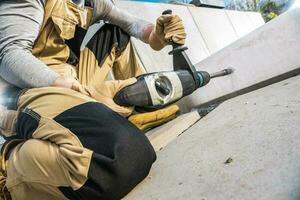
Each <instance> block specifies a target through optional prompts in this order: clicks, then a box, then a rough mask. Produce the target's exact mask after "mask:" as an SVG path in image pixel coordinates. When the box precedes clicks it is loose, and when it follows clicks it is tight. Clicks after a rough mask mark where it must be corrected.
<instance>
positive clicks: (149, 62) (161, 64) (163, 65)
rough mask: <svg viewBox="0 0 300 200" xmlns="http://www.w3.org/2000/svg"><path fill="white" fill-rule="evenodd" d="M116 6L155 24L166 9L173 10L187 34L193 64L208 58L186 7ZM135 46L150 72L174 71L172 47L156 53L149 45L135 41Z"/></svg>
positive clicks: (143, 4) (141, 4) (137, 3)
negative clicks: (170, 52)
mask: <svg viewBox="0 0 300 200" xmlns="http://www.w3.org/2000/svg"><path fill="white" fill-rule="evenodd" d="M116 5H117V6H118V7H120V8H122V9H124V10H126V11H128V12H129V13H131V14H134V15H135V16H137V17H140V18H142V19H145V20H148V21H150V22H152V23H155V21H156V19H157V18H158V17H159V16H160V15H161V13H162V12H163V11H164V10H166V9H172V11H173V14H176V15H179V16H180V17H181V18H182V20H183V22H184V24H185V26H186V32H187V40H186V45H187V46H188V47H189V50H188V51H187V54H188V55H189V57H190V59H191V60H192V62H193V63H197V62H199V61H201V60H203V59H204V58H206V57H208V55H209V52H208V49H207V47H206V45H205V43H204V41H203V38H202V36H201V34H200V32H199V30H198V28H197V26H196V24H195V22H194V21H193V20H192V17H191V15H190V12H189V10H188V9H187V7H185V6H178V5H171V4H159V3H142V2H132V1H117V2H116ZM133 44H134V46H135V48H136V49H137V52H138V55H139V57H140V58H141V60H142V62H143V64H144V65H145V68H146V70H147V71H148V72H155V71H166V70H172V69H173V61H172V57H171V56H169V55H168V52H169V51H171V50H172V48H171V47H170V46H168V47H165V48H164V49H163V50H162V51H159V52H155V51H153V50H152V49H151V48H150V46H149V45H146V44H144V43H143V42H141V41H139V40H136V39H133Z"/></svg>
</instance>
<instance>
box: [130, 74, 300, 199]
mask: <svg viewBox="0 0 300 200" xmlns="http://www.w3.org/2000/svg"><path fill="white" fill-rule="evenodd" d="M299 149H300V76H297V77H293V78H290V79H287V80H285V81H282V82H279V83H276V84H274V85H271V86H268V87H265V88H262V89H260V90H256V91H253V92H251V93H248V94H246V95H243V96H239V97H236V98H234V99H231V100H229V101H227V102H224V103H223V104H221V105H220V106H219V107H218V108H216V109H215V110H214V111H212V112H211V113H210V114H208V115H207V116H206V117H205V118H203V119H201V120H200V121H199V122H197V123H196V124H195V125H194V126H193V127H191V128H190V129H188V130H187V131H186V132H184V133H183V134H182V135H181V136H180V137H178V138H177V139H176V140H174V141H173V142H171V143H170V144H169V145H168V146H167V147H166V148H164V149H163V150H162V151H160V152H158V160H157V162H156V163H155V165H154V167H153V169H152V171H151V173H150V176H149V177H148V178H147V179H146V180H145V181H144V182H143V183H142V184H140V185H139V186H138V187H137V188H136V189H135V190H134V191H133V192H131V193H130V194H129V195H128V196H127V197H126V198H125V199H127V200H134V199H139V200H140V199H143V200H148V199H149V200H150V199H155V200H169V199H170V200H171V199H172V200H174V199H180V200H181V199H189V200H222V199H224V200H229V199H230V200H231V199H236V200H241V199H243V200H248V199H249V200H250V199H251V200H253V199H259V200H270V199H272V200H284V199H287V200H296V199H297V200H298V199H300V151H299ZM226 161H227V162H226Z"/></svg>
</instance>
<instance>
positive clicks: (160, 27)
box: [149, 14, 186, 50]
mask: <svg viewBox="0 0 300 200" xmlns="http://www.w3.org/2000/svg"><path fill="white" fill-rule="evenodd" d="M185 39H186V33H185V29H184V25H183V23H182V20H181V18H180V17H179V16H177V15H170V14H167V15H162V16H160V17H159V18H158V19H157V20H156V26H155V28H154V29H153V30H152V32H151V34H150V36H149V44H150V46H151V47H152V49H154V50H160V49H162V48H164V47H165V46H166V45H167V44H171V43H172V42H174V43H176V44H179V45H183V44H184V43H185Z"/></svg>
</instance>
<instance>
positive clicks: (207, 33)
mask: <svg viewBox="0 0 300 200" xmlns="http://www.w3.org/2000/svg"><path fill="white" fill-rule="evenodd" d="M189 10H190V12H191V13H192V16H193V18H194V21H195V22H196V24H197V26H198V29H199V30H200V32H201V34H202V36H203V38H204V40H205V42H206V45H207V47H208V49H209V51H210V53H211V54H212V53H215V52H217V51H219V50H220V49H222V48H224V47H225V46H227V45H229V44H230V43H232V42H233V41H235V40H236V39H237V38H238V36H237V34H236V32H235V30H234V28H233V26H232V24H231V22H230V20H229V18H228V17H227V15H226V13H225V11H224V10H221V9H212V8H198V7H189Z"/></svg>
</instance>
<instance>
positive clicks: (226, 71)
mask: <svg viewBox="0 0 300 200" xmlns="http://www.w3.org/2000/svg"><path fill="white" fill-rule="evenodd" d="M233 72H234V69H233V68H231V67H229V68H226V69H223V70H221V71H218V72H215V73H211V74H210V78H216V77H220V76H226V75H229V74H232V73H233Z"/></svg>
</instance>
